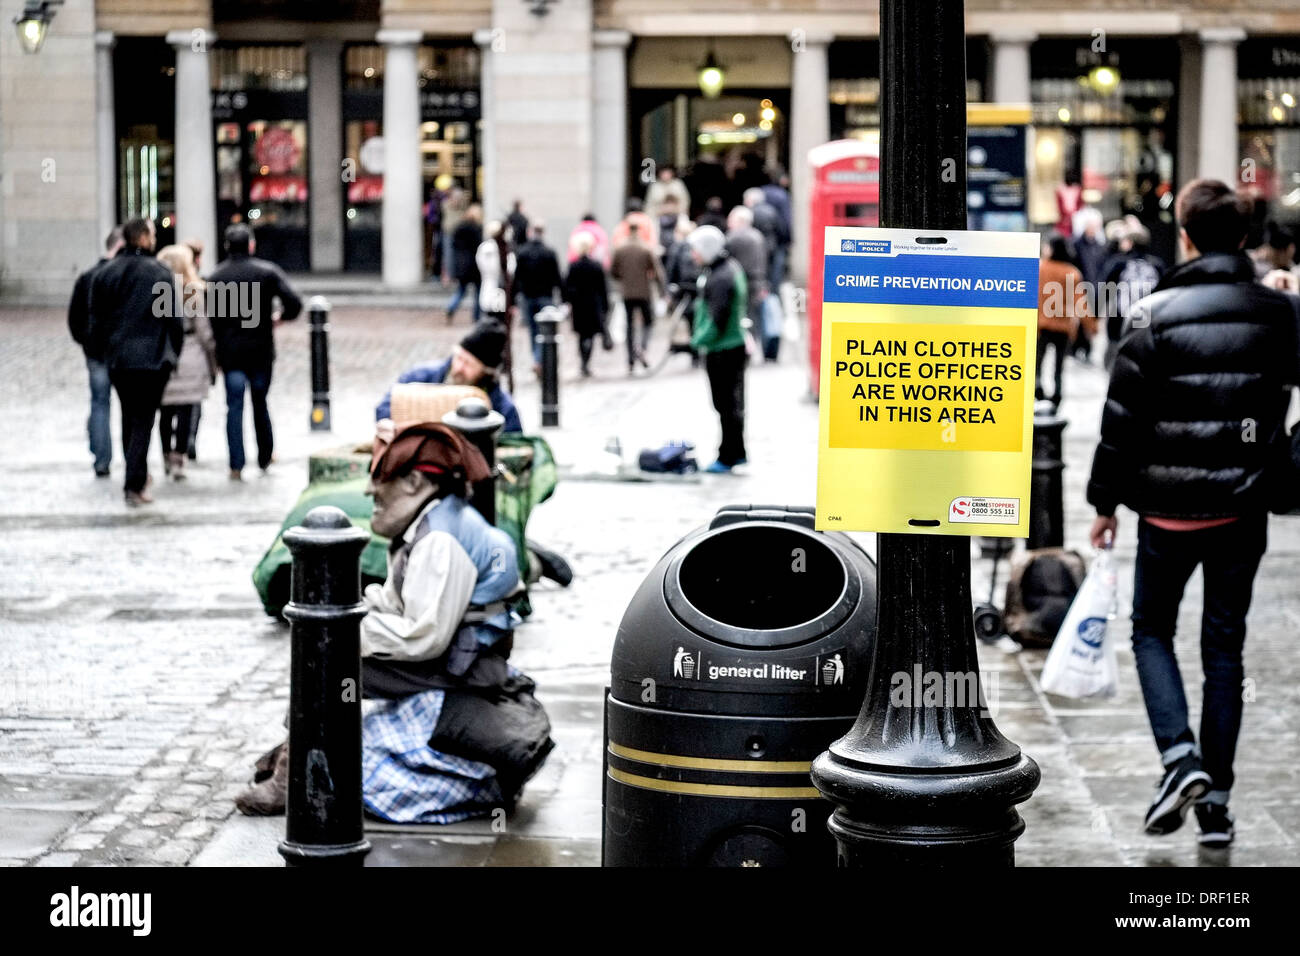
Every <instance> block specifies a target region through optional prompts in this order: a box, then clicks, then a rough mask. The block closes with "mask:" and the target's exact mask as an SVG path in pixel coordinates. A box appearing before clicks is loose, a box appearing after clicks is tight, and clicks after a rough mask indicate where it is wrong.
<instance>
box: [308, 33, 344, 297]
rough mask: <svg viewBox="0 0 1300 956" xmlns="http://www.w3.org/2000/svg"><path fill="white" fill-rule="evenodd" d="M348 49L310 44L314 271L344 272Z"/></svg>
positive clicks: (334, 42) (329, 43) (336, 43)
mask: <svg viewBox="0 0 1300 956" xmlns="http://www.w3.org/2000/svg"><path fill="white" fill-rule="evenodd" d="M342 57H343V44H342V43H341V42H340V41H338V40H312V41H310V42H309V43H308V44H307V149H308V157H309V160H308V163H307V167H308V169H309V170H310V174H311V181H310V184H309V188H308V190H307V195H308V197H309V200H308V201H309V202H310V203H311V207H310V210H311V215H310V219H311V253H310V255H311V268H312V271H313V272H342V271H343V185H342V183H343V180H342V175H341V174H342V169H343V167H342V162H343V115H342V102H343V99H342V89H341V87H342V72H343V63H342Z"/></svg>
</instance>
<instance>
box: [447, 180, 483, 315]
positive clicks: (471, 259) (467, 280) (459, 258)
mask: <svg viewBox="0 0 1300 956" xmlns="http://www.w3.org/2000/svg"><path fill="white" fill-rule="evenodd" d="M482 244H483V207H482V206H480V205H479V204H478V203H474V204H473V205H471V206H469V207H467V208H466V210H465V215H464V216H463V217H462V218H461V220H460V223H459V224H458V225H457V226H456V231H455V232H453V233H452V236H451V275H452V278H453V279H455V280H456V291H455V292H454V293H453V294H452V297H451V301H450V302H448V303H447V324H448V325H451V323H452V321H453V320H454V319H455V318H456V310H457V309H459V308H460V303H461V301H462V300H464V298H465V295H466V293H467V292H468V291H469V287H470V286H473V287H474V289H475V294H474V296H473V298H472V300H471V301H472V302H473V304H474V322H475V323H477V322H478V320H479V295H478V292H479V289H480V282H481V279H480V276H479V274H478V265H477V264H476V262H475V255H476V254H477V253H478V248H479V246H481V245H482Z"/></svg>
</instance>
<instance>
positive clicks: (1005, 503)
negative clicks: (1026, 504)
mask: <svg viewBox="0 0 1300 956" xmlns="http://www.w3.org/2000/svg"><path fill="white" fill-rule="evenodd" d="M948 521H949V522H951V523H954V524H963V523H966V524H1019V523H1020V499H1019V498H979V497H975V496H973V495H962V496H961V497H958V498H954V499H952V501H951V502H949V504H948Z"/></svg>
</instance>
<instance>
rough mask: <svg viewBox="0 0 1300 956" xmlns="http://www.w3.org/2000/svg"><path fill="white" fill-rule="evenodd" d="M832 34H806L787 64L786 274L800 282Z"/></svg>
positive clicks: (826, 104)
mask: <svg viewBox="0 0 1300 956" xmlns="http://www.w3.org/2000/svg"><path fill="white" fill-rule="evenodd" d="M831 39H832V36H831V34H829V33H826V34H809V35H807V36H805V37H804V45H803V47H802V48H801V49H799V50H796V51H795V52H794V53H793V54H792V56H791V66H790V116H789V117H788V119H789V122H790V202H791V212H792V219H793V220H794V221H793V226H794V228H793V241H792V243H791V246H790V261H789V275H790V279H791V281H792V282H794V283H795V284H796V285H802V284H803V283H804V282H806V281H807V277H808V228H809V219H810V216H809V210H808V197H809V195H810V194H811V192H812V171H811V170H810V169H809V168H808V151H809V150H810V149H812V148H813V147H814V146H820V145H821V144H822V143H825V142H826V141H827V140H829V139H830V137H831V101H830V67H829V64H828V62H827V56H826V48H827V46H829V44H830V42H831Z"/></svg>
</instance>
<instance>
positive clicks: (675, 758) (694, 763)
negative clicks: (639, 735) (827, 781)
mask: <svg viewBox="0 0 1300 956" xmlns="http://www.w3.org/2000/svg"><path fill="white" fill-rule="evenodd" d="M609 752H610V753H612V754H613V755H614V756H615V757H622V758H624V759H625V760H635V761H636V762H637V763H652V764H657V765H659V766H660V767H684V768H686V769H688V770H722V771H726V772H729V773H808V772H809V771H811V770H812V761H811V760H728V759H725V758H722V757H717V758H714V757H684V756H681V755H680V754H660V753H655V752H654V751H653V750H634V749H633V748H631V747H624V746H623V745H622V744H616V743H614V742H613V741H612V740H611V741H610V742H609Z"/></svg>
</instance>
